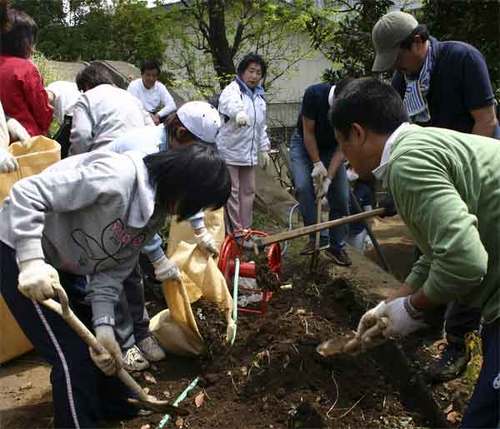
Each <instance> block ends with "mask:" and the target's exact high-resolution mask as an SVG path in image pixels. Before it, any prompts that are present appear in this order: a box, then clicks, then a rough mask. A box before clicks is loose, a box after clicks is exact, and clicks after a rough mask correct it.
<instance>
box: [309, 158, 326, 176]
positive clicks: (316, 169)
mask: <svg viewBox="0 0 500 429" xmlns="http://www.w3.org/2000/svg"><path fill="white" fill-rule="evenodd" d="M326 176H328V170H327V169H326V168H325V165H324V164H323V163H322V162H321V161H316V162H315V163H313V169H312V172H311V177H312V178H313V180H314V181H316V180H317V179H319V178H320V177H321V178H323V179H324V178H325V177H326Z"/></svg>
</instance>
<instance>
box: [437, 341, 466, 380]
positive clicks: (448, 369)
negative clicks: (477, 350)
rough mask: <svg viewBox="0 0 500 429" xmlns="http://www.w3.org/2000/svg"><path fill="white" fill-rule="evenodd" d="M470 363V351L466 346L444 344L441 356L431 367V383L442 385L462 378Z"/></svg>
mask: <svg viewBox="0 0 500 429" xmlns="http://www.w3.org/2000/svg"><path fill="white" fill-rule="evenodd" d="M469 361H470V351H469V348H468V347H467V346H466V345H465V344H459V343H447V344H444V345H443V347H442V348H441V356H440V357H439V358H438V359H436V360H435V361H434V362H433V363H431V365H430V366H429V369H428V376H429V378H430V381H432V382H434V383H441V382H444V381H450V380H453V379H455V378H458V377H460V376H461V375H462V374H463V373H464V371H465V369H466V368H467V364H468V363H469Z"/></svg>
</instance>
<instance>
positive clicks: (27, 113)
mask: <svg viewBox="0 0 500 429" xmlns="http://www.w3.org/2000/svg"><path fill="white" fill-rule="evenodd" d="M0 101H1V102H2V105H3V108H4V111H5V114H6V115H7V116H10V117H12V118H14V119H17V120H18V121H19V122H20V123H21V125H23V126H24V128H26V131H28V133H29V134H30V135H32V136H38V135H42V134H47V132H48V131H49V126H50V123H51V122H52V107H51V106H50V105H49V100H48V97H47V93H46V92H45V89H44V87H43V81H42V77H41V76H40V73H39V72H38V69H37V68H36V66H35V65H34V64H33V63H32V62H31V61H30V60H27V59H25V58H19V57H11V56H7V55H0Z"/></svg>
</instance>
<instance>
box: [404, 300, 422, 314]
mask: <svg viewBox="0 0 500 429" xmlns="http://www.w3.org/2000/svg"><path fill="white" fill-rule="evenodd" d="M404 306H405V310H406V311H407V312H408V314H409V315H410V317H411V318H412V319H415V320H422V319H423V317H424V313H423V311H421V310H419V309H417V308H416V307H415V306H414V305H413V304H412V303H411V295H409V296H407V297H406V298H405V300H404Z"/></svg>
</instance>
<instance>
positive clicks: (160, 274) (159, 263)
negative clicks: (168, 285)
mask: <svg viewBox="0 0 500 429" xmlns="http://www.w3.org/2000/svg"><path fill="white" fill-rule="evenodd" d="M152 264H153V267H154V269H155V277H156V280H158V281H160V282H162V281H165V280H180V278H181V272H180V271H179V268H178V267H177V265H176V264H175V262H172V261H171V260H170V259H167V257H166V256H165V255H163V256H162V257H161V258H160V259H158V260H156V261H154V262H152Z"/></svg>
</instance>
